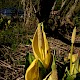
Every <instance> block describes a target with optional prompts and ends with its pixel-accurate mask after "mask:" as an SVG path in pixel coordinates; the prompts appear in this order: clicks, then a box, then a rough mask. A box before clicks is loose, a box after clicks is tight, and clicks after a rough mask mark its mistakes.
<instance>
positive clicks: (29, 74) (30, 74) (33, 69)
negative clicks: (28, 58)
mask: <svg viewBox="0 0 80 80" xmlns="http://www.w3.org/2000/svg"><path fill="white" fill-rule="evenodd" d="M25 80H39V67H38V60H37V59H35V60H34V61H33V62H32V63H31V65H30V66H29V67H28V68H27V70H26V74H25Z"/></svg>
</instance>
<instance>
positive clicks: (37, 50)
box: [32, 23, 51, 68]
mask: <svg viewBox="0 0 80 80" xmlns="http://www.w3.org/2000/svg"><path fill="white" fill-rule="evenodd" d="M32 48H33V53H34V56H35V58H37V59H39V60H40V61H41V62H42V64H43V65H44V67H45V68H48V67H49V65H50V62H51V54H50V50H49V46H48V41H47V38H46V34H45V32H44V30H43V24H42V23H39V24H38V27H37V30H36V32H35V34H34V37H33V42H32Z"/></svg>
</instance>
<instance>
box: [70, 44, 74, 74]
mask: <svg viewBox="0 0 80 80" xmlns="http://www.w3.org/2000/svg"><path fill="white" fill-rule="evenodd" d="M72 53H73V43H72V44H71V52H70V54H71V55H70V74H71V75H72Z"/></svg>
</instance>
